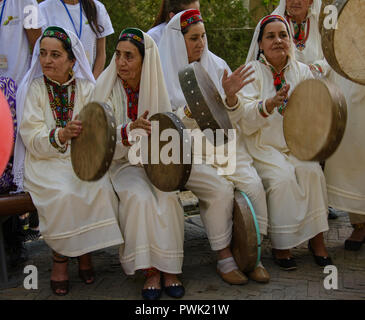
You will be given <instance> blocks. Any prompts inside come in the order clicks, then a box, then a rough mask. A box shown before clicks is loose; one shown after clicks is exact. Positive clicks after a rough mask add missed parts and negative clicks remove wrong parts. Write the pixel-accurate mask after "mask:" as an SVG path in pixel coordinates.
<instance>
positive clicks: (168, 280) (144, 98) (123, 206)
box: [95, 28, 184, 300]
mask: <svg viewBox="0 0 365 320" xmlns="http://www.w3.org/2000/svg"><path fill="white" fill-rule="evenodd" d="M95 100H97V101H100V102H107V104H108V105H109V106H111V107H112V108H113V110H114V113H115V118H116V121H117V125H118V130H117V134H118V138H117V147H116V148H117V149H116V155H115V156H114V158H115V160H114V161H113V163H112V165H111V168H110V176H111V179H112V184H113V187H114V189H115V191H116V193H117V194H118V197H119V200H120V201H119V223H120V227H121V230H122V234H123V236H124V239H125V243H124V244H123V245H122V246H121V247H120V251H119V253H120V262H121V264H122V267H123V269H124V271H125V273H126V274H128V275H133V274H134V273H135V271H136V270H142V271H143V273H144V274H145V276H146V281H145V284H144V288H143V290H142V296H143V298H145V299H148V300H155V299H159V298H160V296H161V292H162V286H163V287H164V290H165V292H166V294H168V295H169V296H171V297H174V298H181V297H182V296H183V295H184V287H183V286H182V284H181V282H180V281H179V280H178V278H177V274H180V273H181V272H182V271H181V269H182V262H183V246H184V214H183V211H182V208H181V206H180V204H179V201H178V198H177V194H176V192H162V191H160V190H159V189H157V188H156V187H154V186H153V185H152V184H151V182H150V181H149V179H148V177H147V175H146V173H145V171H144V170H143V168H141V167H139V166H136V165H132V163H131V161H130V158H129V157H128V154H129V151H130V148H131V146H132V144H134V143H135V142H133V141H132V140H133V139H132V137H131V136H130V135H129V132H131V133H133V131H134V130H135V129H140V130H144V131H145V132H146V133H147V134H150V133H151V122H150V121H149V120H147V116H150V115H154V114H156V113H162V112H168V111H171V106H170V102H169V99H168V95H167V90H166V86H165V80H164V77H163V74H162V70H161V63H160V56H159V54H158V49H157V46H156V44H155V42H154V41H153V40H152V38H151V37H150V36H149V35H147V34H146V33H143V32H142V31H141V30H139V29H134V28H129V29H125V30H123V31H122V32H121V34H120V37H119V39H118V42H117V46H116V50H115V54H114V56H113V59H112V61H111V63H110V65H109V66H108V68H107V69H106V70H105V71H104V72H103V73H102V74H101V76H100V78H99V79H98V81H97V84H96V89H95ZM161 279H162V283H161Z"/></svg>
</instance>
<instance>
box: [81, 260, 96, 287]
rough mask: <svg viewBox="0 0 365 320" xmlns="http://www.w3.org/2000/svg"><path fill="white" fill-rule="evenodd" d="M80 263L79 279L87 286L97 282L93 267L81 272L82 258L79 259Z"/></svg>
mask: <svg viewBox="0 0 365 320" xmlns="http://www.w3.org/2000/svg"><path fill="white" fill-rule="evenodd" d="M77 260H78V262H79V277H80V279H81V280H82V281H83V282H84V283H85V284H92V283H94V282H95V273H94V269H93V268H92V267H91V268H90V269H85V270H81V269H80V257H77Z"/></svg>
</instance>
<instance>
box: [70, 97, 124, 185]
mask: <svg viewBox="0 0 365 320" xmlns="http://www.w3.org/2000/svg"><path fill="white" fill-rule="evenodd" d="M91 105H97V106H98V108H101V110H102V111H103V112H102V113H103V119H104V121H105V123H106V124H107V126H106V128H107V129H106V135H107V137H106V138H107V141H109V144H111V145H110V146H109V147H111V149H112V150H109V151H110V152H105V154H104V157H103V160H102V161H101V163H100V166H99V167H98V169H97V170H95V171H96V172H95V173H94V174H93V175H92V176H90V177H89V178H88V179H85V178H84V177H80V172H78V170H76V168H75V165H76V164H74V160H73V159H74V157H75V151H72V150H74V148H72V145H73V142H74V141H75V139H74V138H73V139H71V163H72V168H73V170H74V173H75V175H76V176H77V177H78V178H79V179H80V180H82V181H90V182H92V181H97V180H99V179H101V178H102V177H103V176H104V175H105V174H106V172H107V171H108V170H109V168H110V165H111V163H112V162H113V157H114V153H115V148H116V130H117V128H116V120H115V115H114V114H113V110H112V108H111V107H110V106H109V105H108V104H107V103H103V102H98V101H90V102H89V103H87V104H86V105H85V106H84V107H83V108H82V110H81V111H80V113H81V112H82V111H84V110H85V108H86V107H88V108H91ZM108 111H109V112H108ZM84 112H86V111H84ZM80 113H79V114H80ZM112 124H114V126H113V125H112ZM113 137H114V139H113ZM112 141H113V142H112ZM103 167H104V168H105V170H102V169H103Z"/></svg>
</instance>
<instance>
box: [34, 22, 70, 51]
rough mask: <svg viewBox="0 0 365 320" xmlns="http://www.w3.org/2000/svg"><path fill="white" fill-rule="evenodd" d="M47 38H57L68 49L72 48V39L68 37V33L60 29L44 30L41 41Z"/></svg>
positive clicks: (50, 28)
mask: <svg viewBox="0 0 365 320" xmlns="http://www.w3.org/2000/svg"><path fill="white" fill-rule="evenodd" d="M45 37H50V38H56V39H58V40H60V41H62V42H63V43H65V44H66V47H67V48H71V47H72V45H71V39H70V37H69V36H68V35H67V33H66V31H65V30H63V29H62V28H60V27H55V26H52V27H48V28H47V29H46V30H44V32H43V34H42V38H41V40H42V39H43V38H45Z"/></svg>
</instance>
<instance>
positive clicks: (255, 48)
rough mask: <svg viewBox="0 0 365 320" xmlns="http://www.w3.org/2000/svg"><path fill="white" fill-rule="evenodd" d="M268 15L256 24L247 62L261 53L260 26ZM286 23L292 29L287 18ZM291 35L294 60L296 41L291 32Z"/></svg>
mask: <svg viewBox="0 0 365 320" xmlns="http://www.w3.org/2000/svg"><path fill="white" fill-rule="evenodd" d="M266 17H267V16H265V17H263V18H262V19H261V20H260V21H259V23H258V24H257V26H256V29H255V33H254V34H253V37H252V40H251V45H250V49H249V50H248V54H247V58H246V64H247V63H249V62H250V61H254V60H256V59H257V54H258V53H259V50H260V47H259V43H258V40H259V34H260V26H261V21H262V20H264V19H265V18H266ZM281 17H282V18H283V19H284V20H285V18H284V17H283V16H281ZM283 22H285V24H286V27H287V30H289V31H290V28H289V25H288V22H287V21H286V20H285V21H283ZM289 37H290V47H289V57H290V58H291V59H292V60H293V59H294V60H295V55H294V43H293V41H292V37H291V34H290V32H289Z"/></svg>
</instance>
